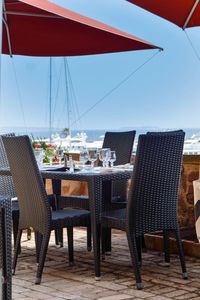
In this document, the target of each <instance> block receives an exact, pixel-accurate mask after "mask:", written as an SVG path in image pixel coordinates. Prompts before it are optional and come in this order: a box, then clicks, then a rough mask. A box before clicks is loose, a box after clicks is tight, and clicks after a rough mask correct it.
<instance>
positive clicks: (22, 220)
mask: <svg viewBox="0 0 200 300" xmlns="http://www.w3.org/2000/svg"><path fill="white" fill-rule="evenodd" d="M2 140H3V143H4V147H5V150H6V154H7V158H8V161H9V165H10V170H11V173H12V178H13V182H14V185H15V190H16V194H17V197H18V202H19V208H20V215H19V229H18V234H17V241H16V247H15V253H14V260H13V274H14V273H15V268H16V263H17V258H18V249H19V245H20V239H21V235H22V230H23V229H27V228H29V227H31V228H33V230H34V231H35V233H36V250H37V251H36V254H37V258H38V267H37V274H36V280H35V283H36V284H40V282H41V277H42V272H43V267H44V262H45V257H46V253H47V248H48V243H49V238H50V233H51V230H56V229H60V228H67V234H68V254H69V262H70V263H73V261H74V257H73V227H74V226H86V227H87V226H90V212H89V211H87V210H81V209H66V210H58V211H53V210H51V209H50V205H49V202H48V197H47V194H46V191H45V187H44V183H43V180H42V177H41V174H40V171H39V169H38V166H37V162H36V159H35V156H34V153H33V150H32V147H31V143H30V140H29V137H28V136H18V137H2Z"/></svg>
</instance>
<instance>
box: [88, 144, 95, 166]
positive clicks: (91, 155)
mask: <svg viewBox="0 0 200 300" xmlns="http://www.w3.org/2000/svg"><path fill="white" fill-rule="evenodd" d="M88 153H89V158H88V159H89V161H90V162H91V167H92V168H93V167H94V162H95V161H96V160H97V149H96V148H95V149H89V150H88Z"/></svg>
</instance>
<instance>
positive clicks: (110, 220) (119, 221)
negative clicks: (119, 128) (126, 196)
mask: <svg viewBox="0 0 200 300" xmlns="http://www.w3.org/2000/svg"><path fill="white" fill-rule="evenodd" d="M101 224H102V226H106V227H112V228H116V229H121V230H126V208H123V209H115V210H110V211H106V212H104V213H102V217H101Z"/></svg>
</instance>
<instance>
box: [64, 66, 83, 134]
mask: <svg viewBox="0 0 200 300" xmlns="http://www.w3.org/2000/svg"><path fill="white" fill-rule="evenodd" d="M66 63H67V72H68V79H69V89H70V94H71V99H73V101H72V103H71V105H72V111H73V115H74V119H75V120H76V119H78V118H79V117H80V113H79V108H78V103H77V97H76V93H75V89H74V85H73V81H72V77H71V72H70V68H69V63H68V61H66ZM79 125H81V124H80V122H79ZM79 127H82V126H79ZM76 129H77V130H78V129H79V128H78V124H76Z"/></svg>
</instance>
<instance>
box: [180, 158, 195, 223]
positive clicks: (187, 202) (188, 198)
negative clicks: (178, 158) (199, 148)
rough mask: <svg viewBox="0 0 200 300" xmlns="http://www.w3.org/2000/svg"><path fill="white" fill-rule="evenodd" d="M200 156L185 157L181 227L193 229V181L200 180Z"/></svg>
mask: <svg viewBox="0 0 200 300" xmlns="http://www.w3.org/2000/svg"><path fill="white" fill-rule="evenodd" d="M199 166H200V155H184V156H183V167H182V173H181V180H180V189H179V202H178V214H179V221H180V225H181V226H186V227H188V226H189V227H193V226H194V224H195V221H194V193H193V181H194V180H196V179H198V178H199Z"/></svg>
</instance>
